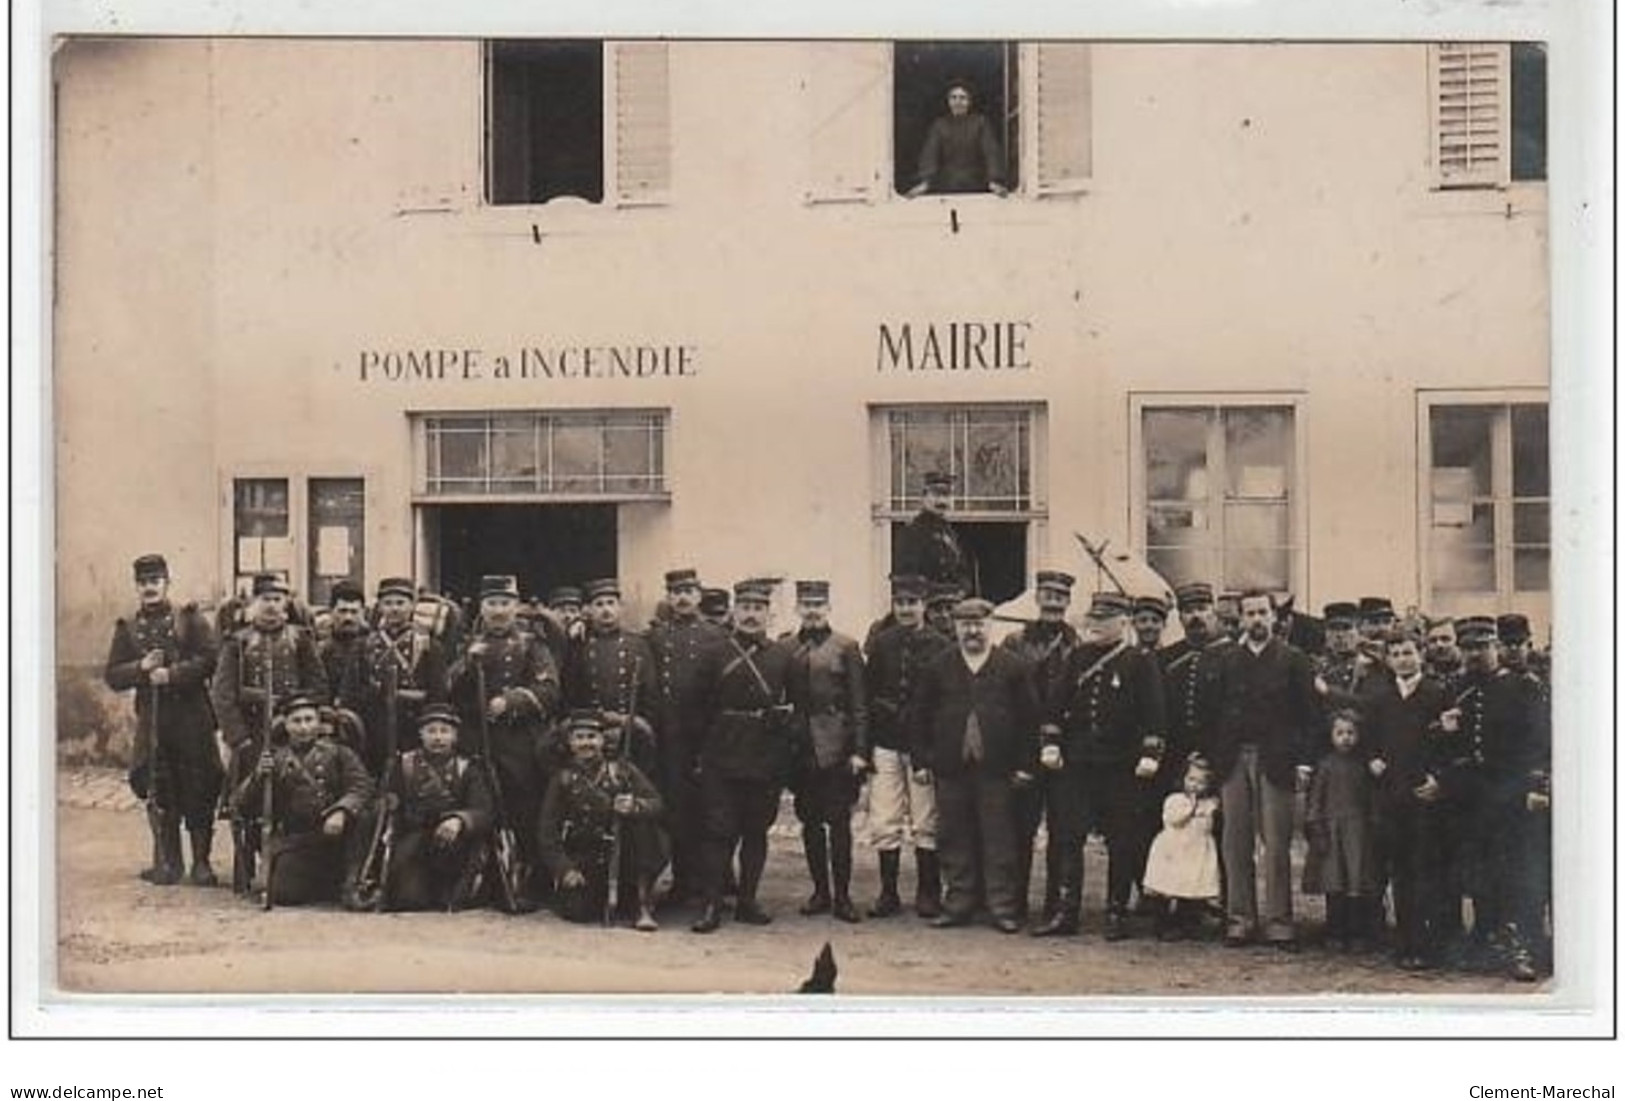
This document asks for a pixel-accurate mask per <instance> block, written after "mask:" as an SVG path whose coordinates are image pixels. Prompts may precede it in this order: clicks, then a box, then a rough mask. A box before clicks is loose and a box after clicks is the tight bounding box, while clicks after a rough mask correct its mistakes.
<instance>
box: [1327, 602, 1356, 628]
mask: <svg viewBox="0 0 1625 1101" xmlns="http://www.w3.org/2000/svg"><path fill="white" fill-rule="evenodd" d="M1321 618H1322V619H1324V620H1325V621H1326V626H1328V627H1352V626H1354V623H1355V621H1356V620H1358V619H1359V618H1360V606H1359V605H1358V604H1355V603H1354V602H1353V601H1349V600H1334V601H1332V602H1331V603H1330V604H1328V605H1326V607H1324V608H1322V609H1321Z"/></svg>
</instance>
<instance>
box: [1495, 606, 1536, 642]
mask: <svg viewBox="0 0 1625 1101" xmlns="http://www.w3.org/2000/svg"><path fill="white" fill-rule="evenodd" d="M1495 633H1496V636H1497V637H1498V638H1500V640H1501V641H1502V642H1505V643H1510V644H1512V645H1514V646H1516V645H1517V644H1518V643H1521V642H1528V641H1529V617H1528V616H1526V615H1520V614H1518V613H1517V612H1511V613H1508V614H1507V615H1502V616H1496V617H1495Z"/></svg>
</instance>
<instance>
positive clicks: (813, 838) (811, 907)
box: [801, 822, 830, 914]
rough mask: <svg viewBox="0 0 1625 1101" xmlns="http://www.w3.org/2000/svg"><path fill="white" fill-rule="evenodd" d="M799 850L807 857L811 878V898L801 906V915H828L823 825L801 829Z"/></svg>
mask: <svg viewBox="0 0 1625 1101" xmlns="http://www.w3.org/2000/svg"><path fill="white" fill-rule="evenodd" d="M801 848H802V850H803V851H804V852H805V853H806V856H807V871H808V873H809V874H810V875H811V876H812V884H813V893H812V897H810V898H809V899H807V901H806V902H804V903H802V904H801V912H802V913H803V914H827V913H829V904H830V903H829V844H828V842H826V841H825V840H824V824H823V823H822V822H809V823H807V824H805V825H804V826H802V828H801Z"/></svg>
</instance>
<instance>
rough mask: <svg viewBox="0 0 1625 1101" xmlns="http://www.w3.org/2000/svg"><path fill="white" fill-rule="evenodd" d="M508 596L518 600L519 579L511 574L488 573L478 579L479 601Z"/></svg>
mask: <svg viewBox="0 0 1625 1101" xmlns="http://www.w3.org/2000/svg"><path fill="white" fill-rule="evenodd" d="M488 596H508V597H512V598H513V599H515V600H518V599H519V579H518V578H517V577H515V576H514V575H513V574H511V573H488V574H486V575H485V576H484V577H482V578H480V599H481V600H484V599H485V598H486V597H488Z"/></svg>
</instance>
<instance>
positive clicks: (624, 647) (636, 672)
mask: <svg viewBox="0 0 1625 1101" xmlns="http://www.w3.org/2000/svg"><path fill="white" fill-rule="evenodd" d="M563 678H564V706H565V708H566V709H568V710H576V709H578V708H590V709H592V710H594V711H613V712H616V713H618V714H622V715H625V714H627V713H628V712H633V713H635V714H636V716H637V717H638V718H640V719H642V720H643V721H644V723H645V724H647V727H648V729H637V730H635V731H630V732H623V734H622V739H623V745H622V747H621V752H622V753H624V754H626V756H627V759H628V760H630V761H631V762H632V763H633V764H635V765H637V766H638V768H639V769H641V770H642V771H643V772H644V773H645V774H649V773H652V772H654V771H655V769H656V768H657V764H656V746H657V737H656V731H657V729H658V728H657V727H656V719H657V718H658V717H659V712H660V698H659V693H660V681H659V669H658V667H657V666H656V664H655V657H654V653H653V652H652V651H651V650H650V649H649V643H648V642H647V641H646V640H645V639H644V638H643V637H642V636H640V635H635V634H632V633H631V632H629V631H624V630H621V629H620V628H618V627H617V628H615V629H614V630H610V631H601V630H599V629H597V628H595V627H589V628H588V630H587V634H586V636H585V637H584V638H582V639H580V640H578V641H577V642H575V643H574V644H572V645H571V646H570V648H569V650H568V652H567V656H566V658H565V663H564V670H563ZM627 733H630V735H631V736H630V739H629V740H628V739H627Z"/></svg>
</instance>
